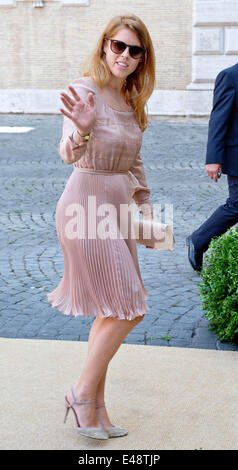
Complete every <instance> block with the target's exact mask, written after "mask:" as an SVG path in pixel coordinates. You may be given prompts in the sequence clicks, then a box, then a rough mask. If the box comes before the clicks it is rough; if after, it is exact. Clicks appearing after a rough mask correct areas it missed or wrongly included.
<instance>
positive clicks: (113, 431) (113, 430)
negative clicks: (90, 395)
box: [95, 403, 128, 437]
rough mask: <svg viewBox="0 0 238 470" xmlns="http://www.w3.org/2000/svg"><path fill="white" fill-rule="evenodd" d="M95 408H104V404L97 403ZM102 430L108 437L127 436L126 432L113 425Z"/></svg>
mask: <svg viewBox="0 0 238 470" xmlns="http://www.w3.org/2000/svg"><path fill="white" fill-rule="evenodd" d="M95 406H96V408H100V407H102V406H105V403H100V404H99V403H97V404H96V405H95ZM103 429H105V430H106V432H107V434H108V436H109V437H120V436H126V434H128V431H127V430H126V429H123V428H119V427H118V426H115V425H114V424H113V425H112V427H111V426H110V427H104V428H103Z"/></svg>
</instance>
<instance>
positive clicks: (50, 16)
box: [0, 0, 238, 116]
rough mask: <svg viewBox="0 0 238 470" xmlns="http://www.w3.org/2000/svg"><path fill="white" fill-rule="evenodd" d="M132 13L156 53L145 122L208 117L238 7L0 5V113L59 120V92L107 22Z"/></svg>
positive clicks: (4, 1)
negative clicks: (51, 115)
mask: <svg viewBox="0 0 238 470" xmlns="http://www.w3.org/2000/svg"><path fill="white" fill-rule="evenodd" d="M126 13H134V14H136V15H137V16H139V17H140V18H141V19H142V20H143V22H144V23H145V24H146V26H147V28H148V30H149V32H150V35H151V38H152V41H153V45H154V49H155V54H156V86H155V90H154V92H153V95H152V96H151V98H150V100H149V102H148V108H149V113H150V114H151V115H181V116H189V115H194V116H203V115H209V113H210V110H211V105H212V90H213V86H214V80H215V77H216V75H217V73H218V72H219V71H220V70H222V69H223V68H226V67H229V66H230V65H233V64H234V63H236V62H238V0H235V1H234V0H233V1H231V0H166V2H164V1H163V0H148V1H142V0H131V1H130V3H129V2H128V0H127V1H125V0H121V1H120V5H119V3H118V2H117V1H112V0H62V1H60V0H50V1H43V0H35V1H32V0H23V1H17V0H0V51H1V54H0V112H1V113H8V112H13V113H21V112H23V113H59V112H60V111H59V107H61V106H62V102H61V100H60V98H59V93H60V91H63V90H67V86H68V84H69V83H70V82H71V81H72V80H74V79H75V78H77V77H79V76H80V74H81V68H82V64H83V63H85V60H86V59H87V57H88V56H89V54H90V52H91V51H92V49H93V48H94V46H95V45H96V42H97V40H98V37H99V35H100V34H101V32H102V30H103V29H104V28H105V26H106V25H107V23H108V21H109V20H110V19H111V18H112V17H113V16H115V15H117V14H126Z"/></svg>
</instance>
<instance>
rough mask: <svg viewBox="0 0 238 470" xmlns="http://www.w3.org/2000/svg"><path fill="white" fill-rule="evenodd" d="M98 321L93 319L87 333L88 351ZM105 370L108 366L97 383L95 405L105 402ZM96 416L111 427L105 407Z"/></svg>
mask: <svg viewBox="0 0 238 470" xmlns="http://www.w3.org/2000/svg"><path fill="white" fill-rule="evenodd" d="M98 319H99V317H96V318H95V320H94V322H93V324H92V327H91V330H90V332H89V337H88V350H89V351H90V350H91V348H92V346H93V343H94V338H95V335H97V331H98V328H100V326H101V322H100V319H99V321H98ZM107 369H108V366H106V369H105V372H104V373H103V375H102V377H101V379H100V381H99V383H98V388H97V392H96V403H99V404H102V403H104V400H105V399H104V393H105V381H106V375H107ZM96 414H97V418H98V419H99V421H100V423H101V424H102V425H103V426H104V427H110V426H112V423H111V421H110V419H109V416H108V413H107V410H106V406H105V407H100V408H97V410H96Z"/></svg>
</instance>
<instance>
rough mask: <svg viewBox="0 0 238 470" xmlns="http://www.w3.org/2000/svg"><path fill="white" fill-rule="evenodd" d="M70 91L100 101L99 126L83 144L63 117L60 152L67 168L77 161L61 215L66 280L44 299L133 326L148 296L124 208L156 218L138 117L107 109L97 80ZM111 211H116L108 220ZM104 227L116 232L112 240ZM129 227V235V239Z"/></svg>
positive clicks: (58, 211)
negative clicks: (67, 160) (89, 95)
mask: <svg viewBox="0 0 238 470" xmlns="http://www.w3.org/2000/svg"><path fill="white" fill-rule="evenodd" d="M71 85H72V86H73V87H74V88H75V89H76V91H77V93H78V94H79V96H80V97H81V98H82V99H83V100H84V101H86V102H87V101H88V93H89V92H92V93H93V94H94V102H95V107H96V119H95V122H94V125H93V129H92V131H91V134H90V138H89V140H88V141H87V142H81V141H80V138H78V139H77V133H74V131H75V130H76V126H75V125H74V123H73V122H72V120H71V119H69V118H67V117H66V116H64V121H63V134H62V138H61V140H60V142H59V144H58V152H59V154H60V156H61V158H62V159H63V160H64V161H66V158H67V157H68V158H70V159H77V158H79V159H78V160H77V161H76V162H75V163H73V164H72V167H73V171H72V173H71V175H70V177H69V179H68V181H67V183H66V186H65V189H64V191H63V193H62V195H61V197H60V199H59V201H58V203H57V207H56V229H57V236H58V240H59V243H60V246H61V249H62V252H63V257H64V273H63V277H62V279H61V280H60V282H59V284H58V286H57V287H56V288H55V289H54V290H53V291H52V292H50V293H47V294H46V295H47V298H48V301H49V302H50V303H51V307H52V308H56V309H57V310H59V311H60V312H62V313H64V314H65V315H74V316H75V317H77V316H78V315H80V316H86V317H88V316H92V315H95V316H99V317H110V318H117V319H122V320H123V319H127V320H133V319H134V318H135V317H137V316H141V315H144V314H145V313H146V311H147V310H149V307H148V305H147V304H146V300H147V298H148V292H147V290H146V289H145V287H144V284H143V281H142V278H141V273H140V268H139V263H138V256H137V247H136V240H135V238H133V237H132V235H131V234H132V232H131V217H132V215H131V213H130V211H128V212H126V211H124V212H123V213H121V210H120V208H121V207H122V206H121V205H127V206H128V205H129V204H131V202H134V203H136V207H138V209H139V211H140V212H141V213H143V214H144V216H145V217H147V216H150V213H151V212H152V205H151V201H150V189H149V188H148V186H147V181H146V176H145V171H144V166H143V162H142V160H141V155H140V149H141V145H142V132H141V129H140V127H139V125H138V123H137V120H136V113H135V111H134V110H133V109H132V110H131V111H118V110H116V109H114V108H112V107H111V106H109V104H107V102H106V101H105V99H104V98H103V96H102V94H101V91H100V89H99V88H98V87H97V86H96V84H95V83H94V82H93V80H92V79H91V77H86V76H85V77H80V78H78V79H76V80H74V81H73V82H72V83H71ZM73 133H74V134H73ZM74 139H76V140H78V142H77V141H76V140H74ZM133 200H134V201H133ZM145 204H146V205H145ZM105 207H106V209H108V207H109V208H110V210H108V211H106V212H105ZM123 207H124V208H125V207H126V206H123ZM125 214H126V215H125ZM108 217H109V219H108ZM123 217H124V220H123ZM125 217H126V218H127V219H128V220H125ZM106 222H107V226H110V227H113V229H114V234H113V230H111V232H110V236H108V237H106V236H105V232H106V225H105V224H106ZM100 224H101V225H100ZM123 224H125V226H127V228H128V229H127V232H126V236H124V237H123V236H122V232H123V230H122V229H121V227H122V226H123ZM75 227H76V230H75ZM100 229H101V231H100ZM75 233H76V235H77V236H75ZM103 234H104V235H103ZM112 234H113V235H112Z"/></svg>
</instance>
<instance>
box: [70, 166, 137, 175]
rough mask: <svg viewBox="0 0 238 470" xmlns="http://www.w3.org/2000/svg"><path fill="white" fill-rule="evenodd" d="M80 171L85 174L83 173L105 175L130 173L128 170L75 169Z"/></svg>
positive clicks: (77, 167)
mask: <svg viewBox="0 0 238 470" xmlns="http://www.w3.org/2000/svg"><path fill="white" fill-rule="evenodd" d="M75 168H76V169H77V170H78V171H80V172H83V173H99V174H103V175H111V174H115V173H119V174H121V173H125V174H126V173H128V170H95V169H94V168H82V167H79V166H76V167H75Z"/></svg>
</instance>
